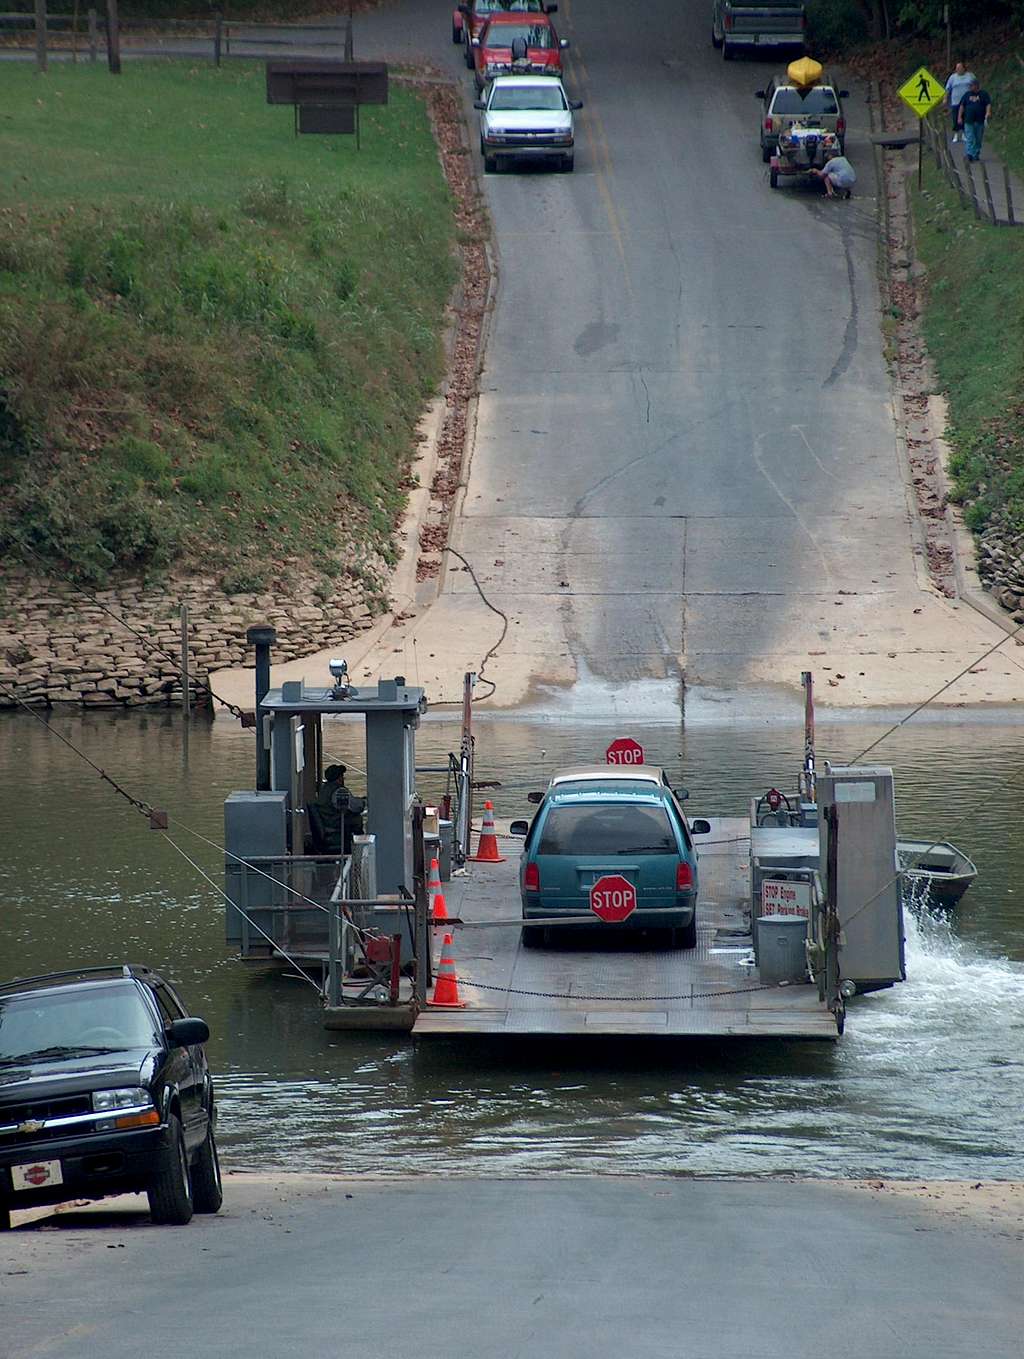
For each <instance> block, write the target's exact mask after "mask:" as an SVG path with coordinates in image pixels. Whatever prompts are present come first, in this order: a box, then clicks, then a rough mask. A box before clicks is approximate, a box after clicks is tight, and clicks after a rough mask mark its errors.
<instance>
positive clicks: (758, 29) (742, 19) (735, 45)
mask: <svg viewBox="0 0 1024 1359" xmlns="http://www.w3.org/2000/svg"><path fill="white" fill-rule="evenodd" d="M806 31H807V15H806V14H805V12H804V5H803V3H802V0H796V3H792V2H791V0H776V3H775V4H774V5H751V4H742V3H737V0H714V8H713V10H712V13H711V43H712V46H714V47H720V48H721V49H722V56H723V57H724V58H725V60H726V61H731V60H732V59H733V57H735V55H736V53H737V52H739V51H740V49H741V48H742V49H743V50H745V51H757V50H758V49H759V48H764V49H765V50H766V51H769V52H773V51H777V50H778V48H780V47H787V48H792V49H793V51H794V52H796V51H797V50H799V51H800V52H803V50H804V42H805V38H806Z"/></svg>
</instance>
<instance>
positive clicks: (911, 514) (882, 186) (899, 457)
mask: <svg viewBox="0 0 1024 1359" xmlns="http://www.w3.org/2000/svg"><path fill="white" fill-rule="evenodd" d="M871 93H872V96H873V97H872V99H871V100H869V101H868V112H869V117H870V122H871V131H872V132H873V133H875V132H878V131H879V130H884V127H885V121H884V113H885V106H884V104H883V102H882V84H881V81H879V80H873V81H872V82H871ZM871 151H872V155H873V156H874V161H875V178H876V182H877V184H878V230H879V251H878V282H879V303H880V304H884V301H885V298H886V296H887V295H888V292H889V285H890V283H891V281H892V256H891V248H890V240H891V236H892V214H891V212H890V209H889V173H888V170H887V168H886V164H885V153H884V152H883V150H882V148H881V147H880V146H878V145H877V143H874V142H873V143H872V145H871ZM901 192H903V186H902V183H901ZM881 310H882V306H881V305H880V307H879V311H880V312H881ZM886 368H887V369H888V372H889V389H890V397H891V403H892V413H893V438H894V442H895V445H896V461H897V462H898V464H899V469H900V477H901V479H902V481H903V499H904V502H905V504H906V508H907V521H908V524H909V527H910V533H911V538H912V540H913V557H914V576H915V578H916V580H917V584H918V588H919V589H921V590H924V591H926V592H927V593H929V594H932V595H936V596H938V597H941V596H940V595H939V591H938V590H937V589H936V588H935V584H934V582H933V581H932V578H931V575H930V573H929V570H928V539H927V534H926V532H925V527H924V522H923V520H922V518H921V513H920V510H919V508H918V504H917V494H916V492H915V491H914V481H913V475H912V472H911V467H910V454H909V451H908V449H907V439H906V427H907V413H906V408H905V406H904V404H903V392H902V390H901V388H900V384H899V380H898V379H899V374H898V372H897V370H896V365H895V364H894V363H893V362H892V360H891V359H890V358H889V357H888V355H886Z"/></svg>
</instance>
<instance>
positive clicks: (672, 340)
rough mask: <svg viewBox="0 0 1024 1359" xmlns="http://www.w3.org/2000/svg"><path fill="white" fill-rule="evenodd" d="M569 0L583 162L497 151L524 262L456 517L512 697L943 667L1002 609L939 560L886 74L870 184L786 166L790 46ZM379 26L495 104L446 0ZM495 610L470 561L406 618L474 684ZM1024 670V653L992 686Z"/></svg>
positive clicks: (931, 678)
mask: <svg viewBox="0 0 1024 1359" xmlns="http://www.w3.org/2000/svg"><path fill="white" fill-rule="evenodd" d="M557 22H558V23H559V24H560V27H561V31H562V33H563V34H565V35H568V36H569V37H570V39H571V41H572V44H573V45H572V50H571V52H570V54H569V55H570V62H569V70H568V77H567V79H568V83H569V85H570V87H571V88H572V91H573V92H574V93H575V94H577V95H578V96H580V97H582V98H583V99H584V100H585V103H586V107H585V110H584V112H583V113H582V115H580V118H579V126H578V133H577V138H578V144H577V153H576V171H575V174H573V175H571V176H570V175H559V174H554V173H550V172H548V171H544V170H538V169H535V170H531V169H529V168H527V169H526V170H522V171H519V172H516V173H510V172H503V173H501V174H497V175H489V176H486V177H485V181H484V182H485V190H486V194H487V198H488V202H489V205H490V208H491V212H492V216H493V220H494V225H495V252H496V258H497V265H498V271H499V284H498V290H497V298H496V306H495V310H494V315H493V321H492V324H491V328H490V334H489V340H488V345H487V351H486V360H485V365H484V370H483V376H482V382H481V394H480V400H479V408H478V419H477V426H476V431H475V438H474V440H473V445H472V449H471V458H472V461H471V468H470V477H469V484H468V487H467V490H466V495H465V500H464V503H463V506H462V514H461V516H460V517H459V519H458V520H457V522H456V524H455V526H454V531H453V537H452V541H453V544H454V545H455V546H456V547H458V548H459V549H460V551H462V552H463V553H464V554H465V556H466V557H467V558H469V559H470V561H472V562H473V564H474V567H475V569H476V571H477V574H478V576H479V578H480V580H481V583H482V585H483V587H484V589H485V590H486V593H487V595H488V597H489V598H490V599H491V600H492V601H493V602H494V603H495V604H497V605H498V607H500V608H501V609H502V610H503V611H504V612H506V613H507V614H508V615H509V618H510V620H511V623H510V629H509V632H510V638H509V642H508V643H507V644H506V646H505V647H504V648H503V650H502V652H501V653H500V655H499V658H498V664H497V665H496V666H495V665H492V666H490V667H489V670H488V673H490V674H494V673H497V672H498V671H500V672H501V675H502V678H503V681H504V694H503V695H501V694H499V696H498V699H497V701H498V702H504V703H506V704H508V703H518V702H521V701H522V699H523V698H524V696H526V695H527V694H528V693H530V692H531V691H533V692H536V688H537V684H538V682H543V681H545V680H548V681H551V682H552V688H551V689H550V690H549V691H548V692H547V693H546V694H544V695H543V696H542V700H541V706H543V707H544V708H545V709H546V710H549V711H550V710H557V709H558V708H559V706H560V705H561V704H562V703H563V700H564V706H565V708H566V710H567V711H572V712H573V713H575V714H577V715H579V714H581V713H583V712H585V711H586V709H587V707H588V705H590V706H593V707H594V708H595V709H603V708H608V707H610V708H613V709H614V708H615V707H616V706H617V705H619V704H620V703H621V702H622V696H623V689H622V686H624V685H626V684H629V691H628V697H627V698H626V700H625V705H626V707H627V708H629V707H630V705H633V704H634V703H635V704H637V705H639V706H640V707H642V708H643V710H644V712H645V714H646V715H647V716H655V715H657V714H658V713H659V712H664V715H666V716H669V715H672V713H676V714H678V710H679V705H680V701H681V699H682V696H683V693H684V690H685V702H686V713H687V717H688V718H690V719H691V720H693V719H695V718H699V717H701V716H709V715H712V714H713V715H723V714H724V715H726V716H729V715H734V714H736V713H741V714H751V713H755V714H756V713H758V712H762V711H763V712H771V711H775V710H778V709H779V708H780V705H781V708H782V709H783V710H785V711H787V712H792V710H793V708H794V704H795V701H796V700H795V698H794V695H795V694H796V692H797V690H798V686H799V672H800V670H801V669H804V668H807V667H808V665H811V666H814V668H818V667H819V666H822V665H830V666H831V670H830V672H829V673H830V674H832V675H835V674H842V676H843V682H844V683H843V687H842V689H841V690H840V691H839V692H838V693H836V694H834V695H833V694H832V693H831V692H830V691H828V690H826V692H825V693H824V694H823V695H822V699H823V701H829V700H831V701H833V702H835V703H839V704H842V703H844V702H848V703H850V704H851V705H856V704H858V703H865V702H867V703H874V704H882V705H884V704H888V703H896V704H899V703H905V702H907V701H910V700H913V699H916V698H923V697H925V696H926V694H928V693H929V692H931V690H932V689H934V688H935V687H937V685H938V684H939V683H941V682H942V681H943V680H944V679H945V678H948V677H949V676H951V675H952V674H953V673H954V672H955V670H956V669H958V668H960V667H961V666H963V665H965V664H969V663H970V661H971V658H972V657H974V656H977V655H978V654H980V652H981V650H983V649H984V647H985V645H986V644H987V643H990V642H991V641H994V640H996V639H997V638H998V637H999V632H998V631H997V630H996V629H995V628H994V627H993V626H992V625H991V624H989V623H987V622H986V621H985V620H983V619H981V618H980V617H979V616H978V615H976V614H973V613H972V612H971V611H970V610H969V609H968V608H966V607H964V606H960V607H956V606H951V605H950V604H949V603H948V602H947V601H945V600H943V599H941V598H940V597H938V596H937V595H936V594H935V593H934V592H932V591H930V590H928V589H927V588H925V589H922V585H923V584H924V585H926V578H925V575H924V572H923V571H922V570H921V568H920V563H919V560H918V558H917V556H916V554H915V544H916V535H915V527H914V523H913V521H912V516H911V514H910V511H909V509H908V497H907V491H906V486H905V483H904V478H903V475H902V473H901V468H900V459H899V455H898V446H897V437H896V426H895V423H894V416H893V407H892V402H891V399H890V388H889V378H888V374H887V370H886V366H885V362H884V358H883V337H882V328H881V324H880V321H881V318H880V310H879V308H880V303H879V290H878V232H879V227H878V211H877V209H878V202H877V199H878V192H879V189H878V184H877V182H876V177H875V167H874V160H873V156H872V153H871V149H870V146H869V144H868V134H869V108H868V104H867V98H868V91H867V90H866V88H864V87H863V86H854V87H853V89H852V92H851V98H850V99H849V100H848V101H847V115H848V120H849V125H850V133H849V139H848V147H847V150H848V154H849V155H850V156H851V158H852V159H853V161H854V162H855V164H856V167H857V172H858V176H859V178H858V185H857V190H856V193H855V197H854V199H853V201H851V202H849V203H847V202H838V201H827V200H826V199H825V198H824V197H823V195H822V194H821V191H820V188H818V187H816V186H812V185H809V184H795V183H793V184H787V185H785V186H784V187H782V188H780V189H779V190H778V191H776V192H772V191H771V189H770V188H769V185H768V179H767V167H766V166H764V165H763V164H762V162H761V157H760V151H759V147H758V143H757V129H758V111H759V104H758V102H757V101H756V100H755V99H754V97H753V92H754V90H755V89H756V88H758V87H759V86H761V85H763V84H764V83H765V82H766V81H767V79H768V78H769V76H770V74H771V72H772V71H773V70H774V69H777V68H778V67H779V65H780V64H781V62H780V60H779V59H774V60H773V61H771V62H770V63H765V62H755V61H752V60H739V61H736V62H730V63H725V62H723V61H722V59H721V57H720V55H719V54H718V53H716V52H715V51H714V50H713V49H712V48H711V46H710V43H709V40H708V37H709V34H708V5H707V4H706V3H705V0H645V3H644V5H643V6H642V7H637V6H633V5H623V4H622V3H621V0H562V4H561V6H560V10H559V14H558V17H557ZM357 54H358V55H361V56H364V57H369V56H390V57H402V56H405V57H412V56H418V57H420V58H425V59H427V60H430V61H433V62H435V63H436V64H437V65H439V66H440V67H441V68H442V69H444V70H450V71H451V72H452V74H454V75H456V76H457V77H458V78H459V79H461V80H463V82H464V85H465V88H466V94H467V110H468V113H469V116H470V118H471V119H473V118H475V115H474V114H473V112H472V109H471V108H469V99H470V97H471V80H470V78H469V74H468V72H466V70H465V67H464V66H463V65H462V61H461V49H459V48H456V47H453V46H452V45H451V43H450V42H449V25H448V22H447V9H446V8H445V7H444V6H443V5H441V4H437V5H433V4H432V5H422V4H419V5H412V4H410V3H400V4H397V5H394V6H388V7H385V8H384V9H383V10H382V11H380V12H379V13H375V14H373V15H368V16H365V17H364V18H362V19H361V20H360V21H359V25H358V27H357ZM470 139H471V154H473V155H474V156H475V155H476V146H475V130H474V125H473V124H472V122H471V132H470ZM474 616H475V617H476V618H478V620H479V628H477V630H476V631H474V627H473V622H472V620H473V618H474ZM494 630H495V623H494V618H493V616H488V615H487V614H486V611H482V610H481V606H480V604H479V601H478V600H477V599H476V596H475V590H474V587H473V585H472V583H471V581H470V580H469V578H468V576H467V575H466V574H465V573H464V572H462V573H452V574H451V575H450V576H449V584H448V586H447V587H446V592H445V593H444V594H443V595H442V597H441V599H440V600H439V601H438V603H437V604H436V605H435V606H434V607H433V608H432V609H431V610H430V611H429V616H428V618H427V619H426V620H423V621H422V622H421V621H417V622H416V623H415V624H412V625H410V627H409V629H407V631H410V632H412V633H415V634H416V635H417V639H418V643H419V645H418V647H417V657H418V659H419V660H420V661H421V662H422V665H423V673H422V675H421V678H422V680H423V682H424V683H426V684H427V685H428V688H429V689H430V691H431V692H434V691H436V690H441V691H443V692H445V693H449V692H458V684H457V680H458V676H459V675H460V673H461V670H462V669H463V668H466V667H467V666H469V667H470V668H472V666H473V664H474V663H475V661H476V659H477V657H478V655H479V652H478V651H476V650H475V647H476V646H478V644H479V640H480V639H481V638H486V639H487V640H488V641H493V640H494V638H493V635H492V634H493V633H494ZM478 634H479V635H478ZM394 640H395V637H394V634H393V635H392V637H391V638H389V639H388V644H389V645H392V644H393V642H394ZM445 651H447V655H445ZM464 652H465V654H463V653H464ZM429 653H434V654H435V655H436V656H438V657H439V659H438V662H437V665H436V668H435V672H434V673H433V674H430V673H427V672H428V671H429V670H430V667H429V665H428V664H427V662H426V660H425V657H426V656H427V655H428V654H429ZM813 657H821V658H823V659H822V660H820V661H819V662H818V663H817V666H815V663H814V661H813V660H810V659H809V658H813ZM826 657H827V659H824V658H826ZM386 663H387V662H386V661H385V664H386ZM371 668H372V667H371ZM448 671H450V672H451V673H447V672H448ZM636 681H646V684H641V685H637V684H636V683H635V682H636ZM1020 681H1021V670H1020V668H1019V666H1018V665H1017V663H1016V660H1015V658H1012V657H1011V658H1010V659H1008V660H1007V662H1006V663H1005V664H1004V665H1002V666H1000V667H998V674H997V675H996V674H990V675H988V676H987V678H986V679H985V681H984V685H985V690H986V693H987V696H988V697H989V698H990V699H1004V700H1006V701H1009V698H1010V697H1011V695H1012V694H1014V693H1017V692H1019V689H1020ZM836 683H837V684H838V681H837V682H836ZM964 696H965V695H964V694H961V693H957V694H955V695H952V696H951V697H953V698H954V699H959V698H963V697H964ZM966 696H967V697H971V696H972V695H970V694H968V695H966ZM978 696H979V697H980V695H978Z"/></svg>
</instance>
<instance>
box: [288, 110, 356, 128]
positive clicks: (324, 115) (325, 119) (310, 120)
mask: <svg viewBox="0 0 1024 1359" xmlns="http://www.w3.org/2000/svg"><path fill="white" fill-rule="evenodd" d="M297 111H298V115H299V131H300V132H355V130H356V119H357V117H358V113H357V110H356V106H355V104H299V105H298V110H297Z"/></svg>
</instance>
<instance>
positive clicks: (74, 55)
mask: <svg viewBox="0 0 1024 1359" xmlns="http://www.w3.org/2000/svg"><path fill="white" fill-rule="evenodd" d="M71 61H72V64H73V65H77V64H78V0H75V7H74V9H73V10H72V12H71Z"/></svg>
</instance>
